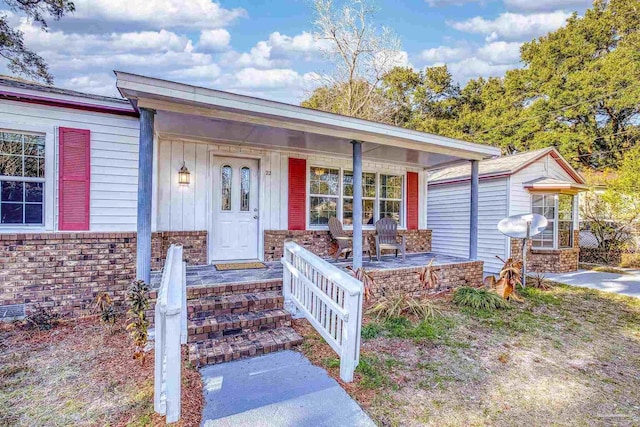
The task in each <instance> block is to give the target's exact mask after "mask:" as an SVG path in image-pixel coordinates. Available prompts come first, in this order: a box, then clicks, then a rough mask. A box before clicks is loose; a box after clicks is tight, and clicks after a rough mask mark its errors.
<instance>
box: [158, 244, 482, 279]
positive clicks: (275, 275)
mask: <svg viewBox="0 0 640 427" xmlns="http://www.w3.org/2000/svg"><path fill="white" fill-rule="evenodd" d="M432 259H433V260H434V261H433V265H434V266H438V265H447V264H460V263H465V262H469V260H468V259H464V258H457V257H453V256H448V255H442V254H437V253H434V252H426V253H419V254H407V256H406V259H405V260H404V261H403V260H402V257H401V256H398V257H397V258H396V257H395V255H393V254H389V255H383V256H382V259H381V260H380V261H377V260H376V258H375V257H373V259H372V260H371V261H369V257H367V256H365V257H364V259H363V262H362V266H363V268H365V269H366V270H396V269H401V268H410V267H421V266H426V265H427V264H429V262H430V261H431V260H432ZM326 261H328V262H330V263H331V264H334V265H336V266H338V267H341V268H346V267H347V266H349V265H351V258H349V259H348V260H345V259H344V258H342V259H340V260H338V261H336V260H335V259H333V258H328V259H326ZM264 264H265V265H266V268H259V269H249V270H227V271H218V270H216V268H215V266H214V265H202V266H189V267H187V286H206V285H216V284H228V283H242V282H266V281H271V280H281V279H282V264H281V263H280V262H279V261H275V262H265V263H264ZM160 276H161V272H160V271H155V272H152V273H151V286H152V287H153V288H157V287H159V286H160Z"/></svg>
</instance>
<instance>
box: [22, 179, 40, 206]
mask: <svg viewBox="0 0 640 427" xmlns="http://www.w3.org/2000/svg"><path fill="white" fill-rule="evenodd" d="M24 186H25V199H26V201H27V202H42V183H41V182H25V183H24Z"/></svg>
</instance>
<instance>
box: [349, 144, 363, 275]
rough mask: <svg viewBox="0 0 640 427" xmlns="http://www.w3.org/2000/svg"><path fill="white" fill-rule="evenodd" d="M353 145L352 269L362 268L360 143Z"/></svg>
mask: <svg viewBox="0 0 640 427" xmlns="http://www.w3.org/2000/svg"><path fill="white" fill-rule="evenodd" d="M351 144H352V145H353V268H354V270H357V269H358V268H360V267H362V143H361V142H360V141H351Z"/></svg>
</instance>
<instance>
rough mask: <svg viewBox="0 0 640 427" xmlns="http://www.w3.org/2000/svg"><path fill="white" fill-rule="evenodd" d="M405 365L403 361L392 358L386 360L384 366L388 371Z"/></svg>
mask: <svg viewBox="0 0 640 427" xmlns="http://www.w3.org/2000/svg"><path fill="white" fill-rule="evenodd" d="M403 365H404V362H403V361H401V360H398V359H394V358H393V357H390V358H388V359H385V360H384V366H386V367H387V368H388V369H392V368H397V367H399V366H403Z"/></svg>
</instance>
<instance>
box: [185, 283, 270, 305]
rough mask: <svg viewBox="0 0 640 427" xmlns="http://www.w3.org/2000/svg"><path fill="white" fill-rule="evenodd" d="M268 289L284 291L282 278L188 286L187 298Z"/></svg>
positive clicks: (192, 298)
mask: <svg viewBox="0 0 640 427" xmlns="http://www.w3.org/2000/svg"><path fill="white" fill-rule="evenodd" d="M266 291H277V292H282V280H280V281H277V282H275V281H274V282H255V283H235V284H229V285H212V286H194V287H188V288H187V300H195V299H199V298H206V297H212V296H224V295H238V294H250V293H258V292H266Z"/></svg>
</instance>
